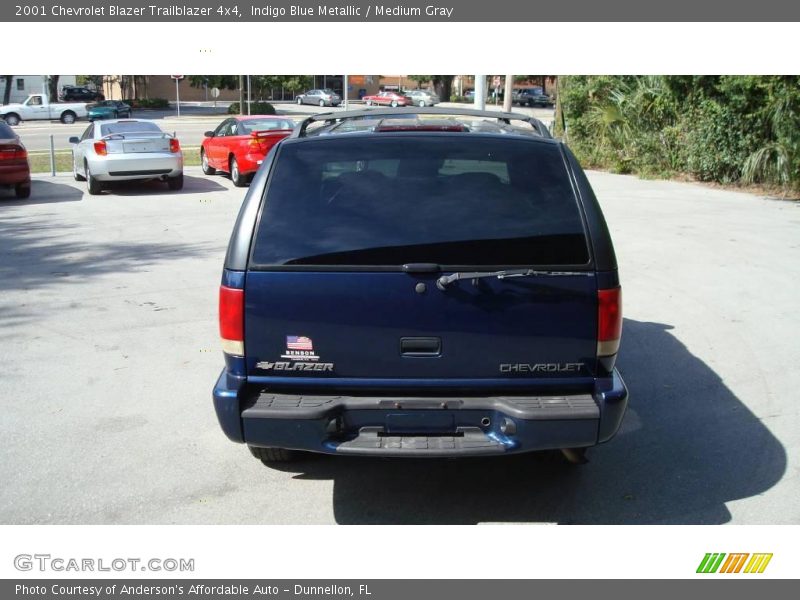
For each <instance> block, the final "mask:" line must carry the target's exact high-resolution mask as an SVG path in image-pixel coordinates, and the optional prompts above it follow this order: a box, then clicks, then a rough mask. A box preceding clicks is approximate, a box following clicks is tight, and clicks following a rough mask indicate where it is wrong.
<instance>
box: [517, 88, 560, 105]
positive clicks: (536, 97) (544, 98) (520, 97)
mask: <svg viewBox="0 0 800 600" xmlns="http://www.w3.org/2000/svg"><path fill="white" fill-rule="evenodd" d="M512 101H513V102H516V103H517V104H520V105H522V106H552V105H553V100H552V98H550V96H548V95H547V94H545V93H544V91H542V88H540V87H534V88H525V89H520V90H517V91H516V92H515V95H514V96H513V97H512Z"/></svg>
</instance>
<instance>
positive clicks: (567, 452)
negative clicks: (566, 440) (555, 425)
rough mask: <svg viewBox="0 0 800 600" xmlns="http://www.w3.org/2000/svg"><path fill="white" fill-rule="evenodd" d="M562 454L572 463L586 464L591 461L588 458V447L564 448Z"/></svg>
mask: <svg viewBox="0 0 800 600" xmlns="http://www.w3.org/2000/svg"><path fill="white" fill-rule="evenodd" d="M561 454H563V455H564V458H565V459H567V462H568V463H569V464H571V465H585V464H586V463H588V462H589V460H588V459H587V458H586V448H562V449H561Z"/></svg>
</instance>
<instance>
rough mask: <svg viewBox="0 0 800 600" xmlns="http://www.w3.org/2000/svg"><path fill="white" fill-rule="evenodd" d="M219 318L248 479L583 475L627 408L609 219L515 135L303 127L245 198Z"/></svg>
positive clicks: (355, 119) (424, 118)
mask: <svg viewBox="0 0 800 600" xmlns="http://www.w3.org/2000/svg"><path fill="white" fill-rule="evenodd" d="M515 120H524V121H528V123H527V124H523V126H521V127H520V126H514V125H512V123H513V122H514V121H515ZM219 319H220V332H221V335H222V345H223V350H224V354H225V368H224V369H223V371H222V374H221V375H220V377H219V379H218V381H217V383H216V386H215V387H214V391H213V398H214V406H215V408H216V412H217V416H218V419H219V422H220V425H221V426H222V429H223V431H224V432H225V434H226V435H227V436H228V437H229V438H230V439H231V440H233V441H236V442H242V443H245V444H247V445H248V446H249V447H250V449H251V451H252V453H253V454H254V455H255V456H256V457H258V458H260V459H261V460H262V461H264V462H269V461H279V460H287V459H289V458H291V457H293V456H294V455H295V453H294V452H292V451H293V450H307V451H313V452H323V453H329V454H342V455H345V454H347V455H374V456H477V455H494V454H498V455H499V454H510V453H516V452H527V451H533V450H544V449H562V450H564V451H565V454H566V456H567V457H568V458H571V460H573V461H574V462H577V461H578V460H579V459H580V458H581V456H582V450H583V449H585V448H587V447H589V446H593V445H596V444H598V443H601V442H605V441H607V440H609V439H610V438H611V437H612V436H613V435H614V434H615V433H616V431H617V429H618V428H619V425H620V422H621V421H622V417H623V414H624V412H625V408H626V405H627V401H628V393H627V390H626V388H625V385H624V383H623V381H622V379H621V378H620V376H619V373H618V372H617V371H616V369H615V368H614V362H615V359H616V355H617V350H618V348H619V341H620V334H621V327H622V314H621V306H620V285H619V279H618V274H617V264H616V259H615V256H614V250H613V247H612V244H611V239H610V237H609V233H608V229H607V227H606V224H605V221H604V219H603V215H602V214H601V211H600V208H599V206H598V203H597V200H596V199H595V196H594V193H593V192H592V189H591V187H590V186H589V182H588V181H587V179H586V176H585V175H584V173H583V170H582V169H581V167H580V166H579V164H578V162H577V161H576V160H575V157H574V156H573V155H572V153H571V152H570V151H569V150H568V149H567V148H566V146H565V145H564V144H563V143H561V142H559V141H556V140H554V139H552V138H551V137H550V135H549V134H548V132H547V130H546V129H545V128H544V126H543V125H542V124H541V123H540V122H538V121H536V120H534V119H528V118H527V117H524V116H522V115H514V114H505V113H485V112H478V111H471V110H453V109H443V110H440V109H434V108H428V109H425V108H413V109H394V110H389V109H385V110H383V109H382V110H365V111H352V112H345V113H336V114H333V113H331V114H324V115H316V116H314V117H310V118H309V119H306V121H304V122H303V123H302V124H300V125H298V126H297V128H296V129H295V131H294V132H293V134H292V136H291V137H290V138H287V139H285V140H283V141H282V142H280V143H279V144H278V145H277V146H276V147H275V148H274V149H273V150H272V151H271V152H270V154H269V155H268V156H267V157H266V158H265V160H264V164H263V165H262V167H261V169H260V170H259V172H258V174H257V175H256V177H255V179H254V181H253V183H252V185H251V187H250V190H249V192H248V194H247V196H246V197H245V200H244V203H243V205H242V208H241V211H240V214H239V217H238V220H237V222H236V225H235V228H234V231H233V235H232V237H231V241H230V245H229V247H228V252H227V256H226V259H225V268H224V271H223V274H222V285H221V287H220V296H219Z"/></svg>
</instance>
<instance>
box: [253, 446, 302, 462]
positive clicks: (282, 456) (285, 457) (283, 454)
mask: <svg viewBox="0 0 800 600" xmlns="http://www.w3.org/2000/svg"><path fill="white" fill-rule="evenodd" d="M248 448H249V449H250V453H251V454H252V455H253V456H255V457H256V458H257V459H258V460H260V461H261V462H262V463H264V464H265V465H267V466H269V464H270V463H285V462H291V461H293V460H297V459H298V458H299V457H300V453H299V452H297V451H296V450H287V449H286V448H259V447H257V446H248Z"/></svg>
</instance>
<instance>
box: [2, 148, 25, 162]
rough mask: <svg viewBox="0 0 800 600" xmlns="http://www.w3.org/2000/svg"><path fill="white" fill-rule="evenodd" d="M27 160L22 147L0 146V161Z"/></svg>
mask: <svg viewBox="0 0 800 600" xmlns="http://www.w3.org/2000/svg"><path fill="white" fill-rule="evenodd" d="M23 158H28V151H27V150H25V148H23V147H22V146H0V160H19V159H23Z"/></svg>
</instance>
